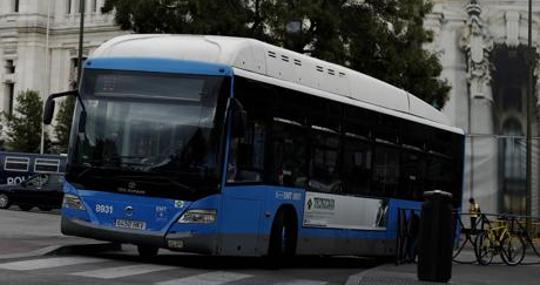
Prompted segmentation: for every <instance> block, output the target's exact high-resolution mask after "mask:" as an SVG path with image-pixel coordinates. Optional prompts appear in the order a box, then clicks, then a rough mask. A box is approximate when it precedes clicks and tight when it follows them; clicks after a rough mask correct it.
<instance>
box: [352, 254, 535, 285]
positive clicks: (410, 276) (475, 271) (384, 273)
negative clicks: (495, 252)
mask: <svg viewBox="0 0 540 285" xmlns="http://www.w3.org/2000/svg"><path fill="white" fill-rule="evenodd" d="M464 254H465V256H463V259H462V260H464V261H466V260H470V258H472V257H473V256H474V255H473V253H472V252H464ZM499 261H500V260H495V262H496V263H497V264H493V265H489V266H482V265H478V264H456V263H454V264H453V265H452V279H450V282H449V284H459V285H461V284H464V285H467V284H471V285H473V284H474V285H487V284H489V285H499V284H500V285H509V284H519V285H529V284H530V285H533V284H534V285H536V284H540V264H535V265H519V266H507V265H504V264H500V263H499ZM524 262H525V263H532V262H540V258H537V257H535V256H532V255H528V256H527V257H526V258H525V260H524ZM353 284H354V285H359V284H371V285H379V284H400V285H401V284H407V285H408V284H440V283H434V282H422V281H418V278H417V276H416V264H404V265H400V266H396V265H393V264H385V265H382V266H379V267H375V268H373V269H370V270H367V271H364V272H362V273H360V274H358V275H356V276H354V278H351V279H349V281H348V282H347V285H353Z"/></svg>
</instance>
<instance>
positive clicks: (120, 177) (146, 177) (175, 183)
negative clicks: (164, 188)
mask: <svg viewBox="0 0 540 285" xmlns="http://www.w3.org/2000/svg"><path fill="white" fill-rule="evenodd" d="M117 178H119V179H122V178H124V179H137V180H143V181H144V182H148V180H150V183H151V182H154V183H156V181H152V180H153V179H157V180H165V181H167V182H169V183H171V184H173V185H174V186H178V187H180V188H182V189H184V190H188V191H190V192H192V193H195V192H196V190H195V189H193V187H190V186H188V185H186V184H183V183H180V182H178V181H176V180H174V179H172V178H170V177H167V176H153V175H152V176H145V175H122V176H117Z"/></svg>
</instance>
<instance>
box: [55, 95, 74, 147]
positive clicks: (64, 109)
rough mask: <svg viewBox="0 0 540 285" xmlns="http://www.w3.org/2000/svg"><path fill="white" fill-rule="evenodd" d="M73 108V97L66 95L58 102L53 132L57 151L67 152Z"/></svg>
mask: <svg viewBox="0 0 540 285" xmlns="http://www.w3.org/2000/svg"><path fill="white" fill-rule="evenodd" d="M74 109H75V97H73V96H68V97H67V98H66V99H65V100H64V101H62V103H60V109H59V110H58V113H57V114H56V124H55V126H54V133H55V135H56V138H57V140H58V145H57V148H58V151H59V152H61V153H67V149H68V145H69V134H70V131H71V121H72V119H73V110H74Z"/></svg>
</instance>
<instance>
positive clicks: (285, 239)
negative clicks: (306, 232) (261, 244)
mask: <svg viewBox="0 0 540 285" xmlns="http://www.w3.org/2000/svg"><path fill="white" fill-rule="evenodd" d="M296 238H297V227H296V214H295V213H294V212H293V211H292V210H287V209H281V210H279V211H278V213H277V214H276V217H275V218H274V222H273V223H272V231H271V233H270V245H269V248H268V255H269V256H271V257H289V256H293V255H294V254H295V251H296Z"/></svg>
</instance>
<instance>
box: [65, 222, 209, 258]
mask: <svg viewBox="0 0 540 285" xmlns="http://www.w3.org/2000/svg"><path fill="white" fill-rule="evenodd" d="M61 229H62V233H63V234H65V235H71V236H79V237H85V238H93V239H97V240H104V241H112V242H119V243H131V244H143V245H151V246H156V247H160V248H168V249H171V250H176V251H185V252H194V253H203V254H216V253H217V240H218V238H217V237H218V235H217V234H197V233H193V232H185V233H174V234H166V233H163V232H149V231H137V230H126V229H119V228H112V227H108V226H101V225H96V224H93V223H90V222H87V221H83V220H79V219H70V218H67V217H65V216H62V227H61Z"/></svg>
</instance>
